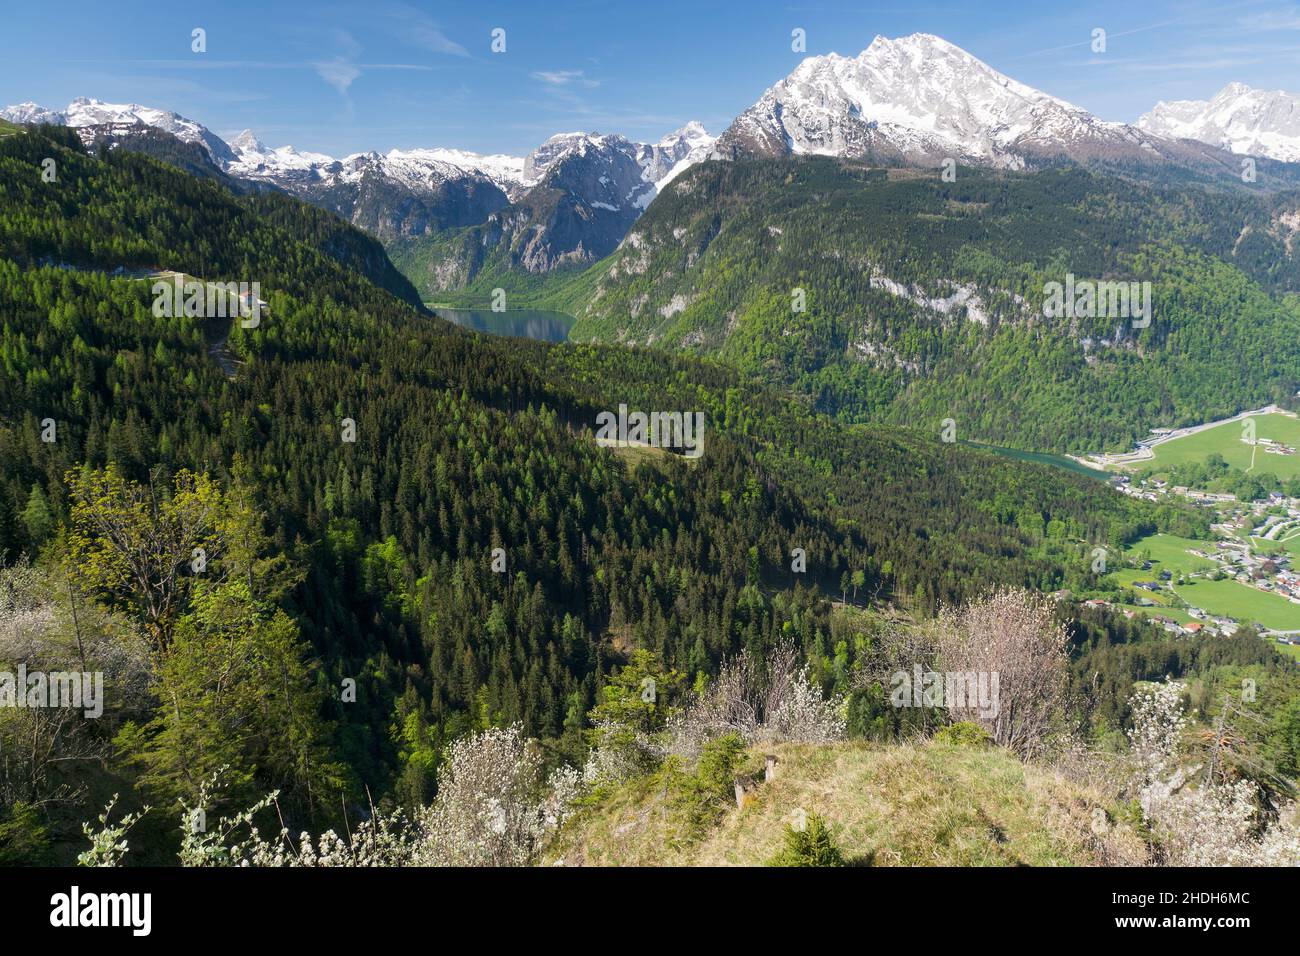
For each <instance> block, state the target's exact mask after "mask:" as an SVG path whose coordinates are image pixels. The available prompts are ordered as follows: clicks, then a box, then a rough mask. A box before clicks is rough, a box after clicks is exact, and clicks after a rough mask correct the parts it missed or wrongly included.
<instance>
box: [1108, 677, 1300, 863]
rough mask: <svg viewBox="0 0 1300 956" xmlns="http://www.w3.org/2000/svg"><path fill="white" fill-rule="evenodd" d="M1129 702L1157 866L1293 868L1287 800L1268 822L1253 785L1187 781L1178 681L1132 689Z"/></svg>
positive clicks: (1296, 850)
mask: <svg viewBox="0 0 1300 956" xmlns="http://www.w3.org/2000/svg"><path fill="white" fill-rule="evenodd" d="M1129 706H1130V708H1131V709H1132V711H1133V729H1132V730H1131V731H1130V732H1129V740H1130V742H1131V744H1132V753H1133V757H1134V760H1135V762H1136V764H1137V769H1138V776H1139V781H1138V786H1139V791H1138V793H1139V796H1138V800H1139V803H1140V804H1141V806H1142V812H1143V814H1144V816H1145V818H1146V821H1147V824H1148V826H1149V827H1150V828H1151V831H1152V833H1153V834H1154V835H1155V836H1156V837H1157V839H1158V840H1159V841H1160V845H1161V847H1162V849H1163V851H1164V862H1165V863H1167V864H1168V865H1170V866H1300V819H1298V818H1297V810H1296V806H1295V804H1294V803H1292V804H1287V805H1285V806H1283V807H1282V808H1281V810H1280V812H1279V813H1278V814H1277V817H1276V819H1269V818H1267V817H1265V816H1264V815H1263V814H1262V813H1261V812H1260V808H1259V789H1258V787H1256V786H1255V784H1253V783H1251V782H1250V781H1248V780H1237V781H1220V780H1214V779H1211V780H1209V781H1207V782H1206V783H1205V784H1204V785H1202V786H1200V787H1192V786H1190V785H1189V782H1188V777H1189V773H1188V772H1187V770H1186V769H1185V768H1183V767H1182V766H1180V765H1179V752H1180V745H1181V741H1182V734H1183V730H1184V728H1185V727H1186V724H1187V720H1186V718H1185V717H1184V716H1183V713H1182V685H1181V684H1177V683H1174V682H1167V683H1165V684H1158V685H1155V686H1154V687H1153V688H1150V689H1147V690H1143V691H1139V692H1138V693H1136V694H1134V695H1133V697H1132V698H1131V699H1130V701H1129Z"/></svg>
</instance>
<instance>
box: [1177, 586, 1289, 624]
mask: <svg viewBox="0 0 1300 956" xmlns="http://www.w3.org/2000/svg"><path fill="white" fill-rule="evenodd" d="M1174 590H1175V592H1177V594H1178V596H1179V597H1180V598H1182V599H1183V600H1184V601H1186V602H1187V603H1188V604H1190V605H1191V606H1192V607H1199V608H1202V609H1203V610H1205V611H1208V612H1209V613H1211V614H1218V615H1221V616H1223V617H1231V618H1235V619H1236V620H1239V621H1244V622H1246V623H1248V624H1249V623H1254V622H1256V621H1258V622H1259V623H1260V624H1263V625H1264V626H1265V627H1271V628H1275V629H1277V630H1300V604H1292V603H1291V602H1290V601H1289V600H1287V599H1286V598H1284V597H1282V596H1281V595H1280V594H1274V593H1272V592H1269V591H1261V590H1259V589H1258V588H1254V587H1251V586H1250V585H1248V584H1242V583H1241V582H1240V581H1234V580H1231V579H1229V580H1224V581H1202V580H1199V579H1198V580H1196V581H1192V582H1190V583H1187V584H1183V585H1179V586H1178V587H1175V588H1174Z"/></svg>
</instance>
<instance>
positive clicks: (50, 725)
mask: <svg viewBox="0 0 1300 956" xmlns="http://www.w3.org/2000/svg"><path fill="white" fill-rule="evenodd" d="M72 600H73V596H72V592H71V591H70V589H68V586H67V581H66V580H63V579H61V578H59V577H58V576H57V575H56V574H55V573H54V572H50V571H46V570H43V569H40V568H37V567H34V566H33V565H32V564H31V563H30V562H29V561H28V560H27V558H26V557H23V558H20V559H19V560H18V561H17V562H15V563H14V564H12V565H8V566H3V567H0V670H3V671H8V672H15V671H17V670H18V669H19V668H20V667H22V668H25V670H26V672H27V673H29V674H31V673H35V672H38V671H39V672H42V673H46V674H49V673H58V672H81V671H87V672H100V673H102V674H103V680H104V687H105V688H106V692H105V695H104V696H105V697H108V696H109V695H111V697H112V700H113V701H114V704H115V705H116V707H117V709H118V710H123V709H127V708H130V707H132V706H134V705H139V704H142V703H143V702H145V701H146V698H147V691H148V682H149V658H148V653H147V649H146V648H145V646H144V644H143V642H142V641H139V640H138V639H137V638H136V637H135V636H134V635H133V634H131V633H130V632H129V631H128V630H127V629H126V628H125V627H124V626H122V624H121V622H120V621H117V620H115V619H114V618H113V616H112V615H111V614H108V613H106V612H104V611H102V610H100V609H98V608H95V607H85V606H82V607H74V606H73V604H72V603H71V602H72ZM101 703H102V699H101ZM93 725H94V721H93V720H88V719H87V718H86V717H85V716H84V715H83V712H82V711H81V710H79V709H75V708H67V707H22V708H10V707H4V708H0V811H3V810H4V809H5V808H7V807H9V806H11V805H13V804H15V803H16V802H19V801H21V802H24V803H27V804H30V805H33V806H42V805H47V804H54V803H67V802H73V801H75V800H76V799H77V798H78V796H79V794H80V792H81V791H80V789H79V788H76V787H73V786H71V785H69V784H66V783H59V782H56V778H57V776H58V775H57V774H55V773H54V772H53V771H54V768H55V767H57V766H59V765H60V764H63V765H67V764H73V763H77V762H82V761H92V760H97V759H101V758H102V757H104V756H105V754H106V753H107V752H108V749H107V743H106V741H105V739H104V735H98V734H96V733H94V726H93Z"/></svg>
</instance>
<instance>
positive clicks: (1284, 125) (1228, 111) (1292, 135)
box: [1138, 83, 1300, 162]
mask: <svg viewBox="0 0 1300 956" xmlns="http://www.w3.org/2000/svg"><path fill="white" fill-rule="evenodd" d="M1138 126H1139V127H1141V128H1142V129H1144V130H1148V131H1149V132H1152V133H1156V134H1158V135H1160V136H1170V137H1175V138H1178V139H1194V140H1198V141H1200V142H1202V143H1209V144H1210V145H1212V146H1220V147H1222V148H1223V149H1227V150H1229V151H1231V152H1234V153H1250V154H1253V155H1256V156H1267V157H1269V158H1271V159H1277V160H1281V161H1283V162H1300V96H1297V95H1295V94H1293V93H1287V92H1285V91H1283V90H1256V89H1253V88H1251V87H1249V86H1247V85H1246V84H1244V83H1229V84H1228V85H1227V86H1225V87H1224V88H1223V89H1221V90H1220V91H1219V92H1218V93H1216V94H1215V95H1214V96H1213V98H1211V99H1209V100H1173V101H1171V102H1165V101H1161V102H1159V103H1157V104H1156V105H1155V108H1154V109H1152V110H1151V111H1150V112H1149V113H1146V114H1145V115H1144V116H1143V117H1142V118H1141V119H1140V120H1138Z"/></svg>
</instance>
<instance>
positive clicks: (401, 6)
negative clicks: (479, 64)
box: [379, 3, 469, 57]
mask: <svg viewBox="0 0 1300 956" xmlns="http://www.w3.org/2000/svg"><path fill="white" fill-rule="evenodd" d="M379 12H381V13H382V14H384V15H385V16H387V17H388V18H389V21H390V22H392V23H393V25H394V27H395V31H394V35H395V36H396V37H397V38H398V39H400V40H405V41H406V42H408V43H410V44H412V45H413V46H418V47H420V48H421V49H424V50H428V51H429V52H430V53H442V54H445V55H447V56H463V57H468V56H469V51H468V50H466V49H465V48H464V47H463V46H461V45H460V44H459V43H457V42H456V41H455V40H453V39H451V38H450V37H448V36H447V34H445V33H443V32H442V28H441V27H440V26H438V24H437V22H436V21H434V19H433V18H432V17H430V16H429V15H428V14H427V13H425V12H424V11H422V10H417V9H416V8H415V7H413V6H411V5H410V4H406V3H391V4H387V5H385V6H384V7H382V8H381V9H380V11H379Z"/></svg>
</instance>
